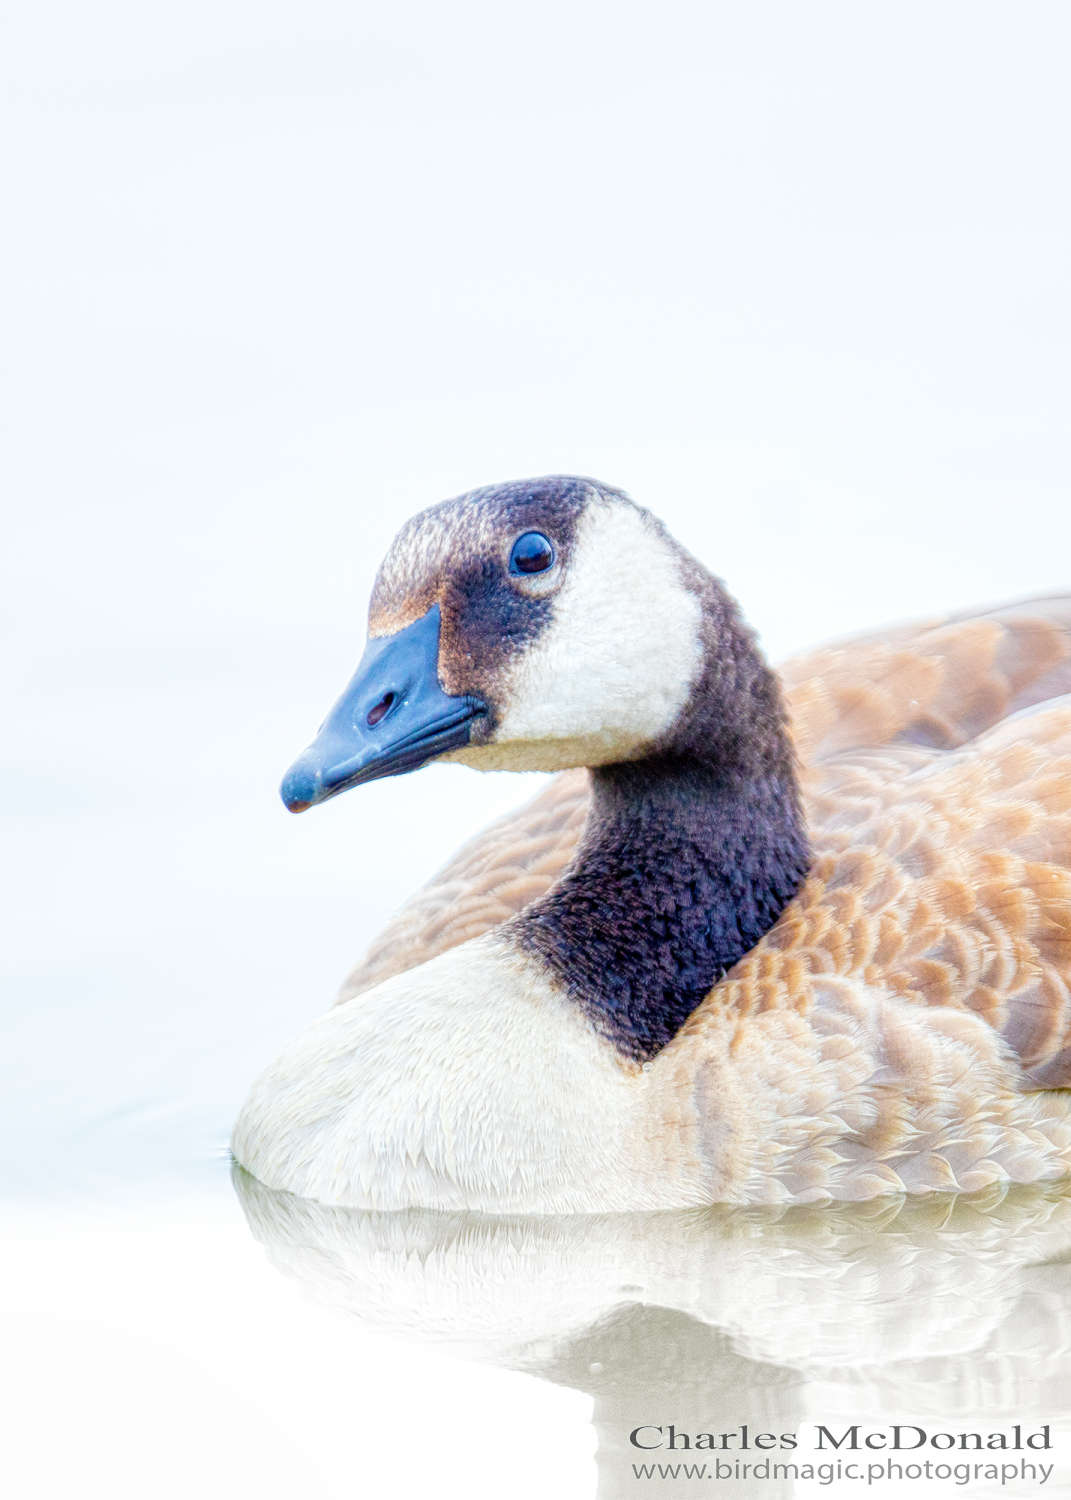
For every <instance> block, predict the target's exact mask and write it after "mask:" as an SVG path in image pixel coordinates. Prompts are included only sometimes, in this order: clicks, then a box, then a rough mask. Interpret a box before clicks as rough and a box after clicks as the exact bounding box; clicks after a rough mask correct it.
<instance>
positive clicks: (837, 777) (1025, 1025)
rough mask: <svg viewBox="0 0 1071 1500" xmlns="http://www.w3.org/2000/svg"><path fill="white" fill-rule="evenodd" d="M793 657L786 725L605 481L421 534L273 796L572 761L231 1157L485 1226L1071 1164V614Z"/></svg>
mask: <svg viewBox="0 0 1071 1500" xmlns="http://www.w3.org/2000/svg"><path fill="white" fill-rule="evenodd" d="M782 676H783V681H784V685H785V687H786V688H787V697H788V706H787V707H786V705H785V699H784V696H783V693H782V685H781V682H780V681H779V679H778V677H777V675H775V673H774V672H773V671H771V669H770V668H769V667H767V665H766V664H765V662H764V661H763V659H762V656H761V654H760V652H759V650H758V648H757V646H756V643H755V641H754V638H753V636H752V634H751V632H750V631H749V630H748V628H747V627H746V626H745V625H744V623H743V622H742V620H741V617H740V614H739V611H738V609H737V606H736V605H735V603H734V602H733V600H732V599H731V598H730V597H729V595H728V594H727V593H726V591H725V589H724V588H723V587H722V585H721V584H720V582H719V581H718V580H717V579H715V578H714V577H713V576H712V575H711V574H710V573H708V572H707V570H706V569H705V568H704V567H703V566H702V565H701V564H700V563H698V562H697V561H696V560H695V559H694V558H692V557H691V556H690V555H689V554H688V553H687V552H686V551H685V550H684V549H683V548H682V547H681V546H680V545H679V544H678V543H676V542H675V541H674V540H673V538H672V537H670V536H669V534H668V533H667V532H666V530H665V528H664V527H663V526H662V525H661V523H660V522H659V521H657V520H656V519H655V517H653V516H652V515H651V514H650V513H649V512H647V511H645V510H643V509H642V508H640V507H639V506H637V505H635V504H634V503H633V502H632V501H631V500H630V499H629V498H628V497H627V496H626V495H624V494H623V493H622V492H620V491H618V490H614V489H611V488H608V487H607V486H605V485H601V484H598V483H595V482H594V481H591V480H585V479H577V478H572V477H562V476H552V477H549V478H545V479H539V480H530V481H520V482H516V483H512V484H506V485H501V486H495V487H491V488H488V489H483V490H477V491H474V492H473V493H471V494H469V495H464V496H461V497H460V498H459V499H456V500H451V501H447V502H445V503H443V504H441V505H438V506H433V507H432V508H431V509H429V510H427V511H424V512H423V513H421V514H420V515H418V516H416V517H414V518H413V519H412V520H411V521H409V522H408V523H407V525H406V526H405V527H404V528H403V529H402V531H401V533H400V534H399V536H398V537H397V538H396V540H395V542H394V543H393V545H392V547H391V549H390V551H389V553H388V554H387V557H386V559H385V561H384V563H383V565H382V567H381V569H380V572H379V575H378V577H377V580H376V584H375V587H374V590H373V595H372V601H371V608H370V614H369V644H368V647H367V650H366V652H365V656H364V658H363V659H362V662H361V664H360V666H359V668H358V670H357V673H356V675H355V677H354V678H353V680H352V682H351V683H350V684H349V686H348V687H347V689H346V691H345V693H344V694H343V696H342V698H341V699H340V700H339V702H338V703H337V704H336V705H335V707H334V708H333V709H332V710H331V712H330V714H329V715H328V718H327V720H326V721H325V723H324V725H323V727H322V729H321V731H320V733H319V735H318V737H317V739H316V740H315V741H314V743H313V744H312V745H311V746H310V747H309V749H308V750H306V751H305V753H304V754H303V755H302V756H301V757H300V758H299V760H298V761H297V762H296V763H295V765H294V766H293V767H292V768H291V770H290V772H289V773H288V775H287V777H286V779H285V780H284V783H283V788H282V794H283V798H284V800H285V801H286V803H287V804H288V806H289V807H290V808H291V809H292V810H293V811H302V810H303V809H304V808H306V807H308V806H311V805H312V804H314V803H318V802H322V801H325V800H327V799H328V798H329V797H332V796H335V795H336V794H337V793H339V792H341V791H344V790H346V789H347V788H348V787H351V786H356V785H358V784H359V783H360V782H363V781H368V780H372V779H373V778H375V777H379V776H390V775H398V774H401V773H402V772H405V771H410V770H414V769H416V768H417V767H418V766H421V765H424V764H426V763H427V761H429V760H431V759H434V758H441V759H447V760H452V761H460V762H462V763H463V764H466V765H470V766H475V767H483V768H488V769H492V768H506V769H515V770H543V771H546V770H550V771H558V770H566V773H567V774H566V775H565V776H564V777H563V778H561V779H560V780H559V782H558V783H556V784H552V786H551V788H550V789H549V790H548V791H547V792H545V793H544V794H543V795H542V796H541V797H540V798H537V799H536V802H535V804H534V805H533V806H532V807H531V808H530V809H529V810H528V811H527V812H522V813H520V814H517V815H514V816H513V817H512V818H508V819H506V820H504V822H502V823H500V824H499V825H498V827H497V829H492V830H491V832H490V833H489V835H486V836H485V837H484V839H483V840H478V841H477V842H476V844H474V845H473V846H470V848H469V849H468V850H467V851H463V852H462V855H461V856H460V857H459V861H458V862H456V863H455V866H454V867H452V868H451V869H449V870H448V871H447V872H444V876H443V878H442V879H441V880H439V881H438V882H437V883H433V886H432V888H431V890H430V891H428V892H425V893H423V894H422V895H421V896H419V897H418V898H417V901H416V903H415V904H414V906H413V907H412V908H411V909H410V910H408V911H403V913H402V914H401V915H400V917H399V918H398V919H396V922H395V923H394V924H392V928H391V929H389V933H388V939H387V941H386V942H385V943H384V942H380V943H379V944H377V945H376V946H375V947H374V949H373V951H372V953H371V955H370V956H369V959H368V961H367V962H366V964H365V966H364V967H363V968H362V970H360V971H358V973H357V974H356V976H354V978H353V980H352V983H351V985H350V996H351V998H348V999H345V1001H344V1003H342V1004H340V1005H338V1006H337V1007H336V1008H335V1009H334V1010H332V1011H330V1012H328V1013H327V1014H326V1015H325V1016H322V1017H321V1018H320V1019H319V1020H317V1021H315V1022H313V1024H312V1025H311V1026H309V1027H308V1028H307V1029H306V1030H305V1031H304V1032H302V1033H301V1035H300V1036H298V1037H297V1038H296V1039H295V1040H294V1041H293V1042H292V1043H291V1044H290V1045H289V1046H288V1047H286V1048H285V1049H284V1051H283V1052H282V1053H281V1054H280V1056H279V1057H278V1058H276V1060H275V1061H274V1062H273V1063H272V1064H271V1065H270V1066H269V1067H268V1068H267V1069H266V1070H265V1071H264V1073H263V1074H262V1075H261V1076H260V1078H259V1079H258V1080H257V1082H256V1083H255V1085H254V1087H253V1089H252V1092H251V1093H250V1096H249V1098H248V1099H247V1101H246V1104H245V1106H244V1109H243V1111H242V1114H241V1116H240V1118H239V1120H238V1123H237V1125H236V1127H235V1133H234V1141H233V1148H234V1153H235V1156H236V1157H237V1159H238V1161H239V1162H241V1163H242V1164H243V1165H244V1166H245V1167H246V1168H248V1170H249V1171H250V1172H252V1173H253V1174H254V1175H255V1176H256V1177H258V1178H259V1179H260V1180H261V1181H263V1182H265V1183H266V1184H268V1185H269V1186H271V1187H275V1188H285V1189H287V1190H289V1191H292V1192H294V1193H297V1194H300V1195H303V1196H307V1197H311V1198H315V1199H318V1200H320V1201H322V1202H325V1203H332V1204H340V1205H354V1206H364V1207H370V1208H376V1209H395V1208H405V1207H410V1206H421V1207H426V1208H438V1209H455V1208H470V1209H479V1210H484V1211H488V1212H502V1213H507V1212H528V1213H556V1212H564V1213H569V1212H596V1211H597V1212H604V1211H614V1210H626V1209H629V1210H634V1209H663V1208H673V1207H685V1206H690V1205H698V1204H708V1203H712V1202H736V1203H769V1202H814V1201H823V1200H827V1199H830V1198H833V1199H840V1200H860V1199H866V1198H870V1197H875V1196H879V1195H883V1194H891V1193H900V1192H903V1191H908V1192H925V1191H931V1190H947V1191H976V1190H978V1189H981V1188H983V1187H986V1186H987V1185H989V1184H990V1183H993V1182H995V1181H999V1180H1006V1179H1011V1180H1013V1181H1017V1182H1024V1181H1036V1180H1042V1179H1051V1178H1056V1177H1060V1176H1063V1175H1064V1174H1066V1173H1067V1172H1068V1170H1069V1169H1071V1095H1068V1094H1067V1093H1064V1092H1059V1090H1061V1089H1062V1088H1064V1087H1066V1085H1068V1084H1069V1083H1071V1047H1069V1046H1068V1041H1069V1037H1068V1032H1069V1031H1071V995H1069V990H1068V984H1069V982H1071V870H1069V866H1071V696H1059V695H1061V694H1069V693H1071V597H1061V598H1056V599H1044V600H1034V601H1029V602H1027V603H1024V604H1020V605H1013V606H1007V607H1004V608H1001V609H995V610H989V611H984V612H981V613H979V614H977V615H973V616H969V617H961V618H958V619H955V620H938V621H929V622H925V623H923V624H921V625H915V626H910V627H902V628H899V629H895V630H891V631H887V632H885V633H882V634H878V635H872V636H869V637H866V638H862V639H859V640H856V641H852V642H849V643H847V644H846V645H844V646H840V647H832V648H827V649H824V650H821V651H818V652H816V653H813V654H811V655H810V656H806V657H802V658H799V659H797V660H796V661H794V662H790V663H788V665H787V666H786V667H785V668H784V669H783V673H782ZM789 713H791V723H792V733H793V736H794V740H795V744H793V738H792V737H790V731H789V723H790V719H789ZM797 756H798V757H799V760H800V761H801V762H802V766H803V771H802V774H798V772H797ZM575 767H586V768H588V769H587V770H586V771H583V772H577V771H573V770H571V769H568V768H575ZM801 791H802V793H803V799H801ZM585 804H586V808H585ZM804 807H805V809H806V818H805V817H804V811H803V809H804ZM581 822H582V823H583V827H582V829H581V827H580V824H581ZM526 834H527V835H529V836H530V837H531V844H532V849H531V850H530V851H528V852H527V853H526V851H525V850H524V849H523V848H522V847H519V845H521V844H523V841H524V838H525V836H526ZM574 845H575V847H574ZM529 856H531V857H529ZM496 872H497V875H500V876H501V879H497V878H496ZM466 874H471V875H473V876H474V877H475V878H474V880H473V881H472V883H471V885H470V886H469V887H467V888H466V884H465V877H466ZM461 938H465V939H466V940H465V941H461V940H460V939H461ZM370 982H371V985H372V987H371V988H368V984H369V983H370Z"/></svg>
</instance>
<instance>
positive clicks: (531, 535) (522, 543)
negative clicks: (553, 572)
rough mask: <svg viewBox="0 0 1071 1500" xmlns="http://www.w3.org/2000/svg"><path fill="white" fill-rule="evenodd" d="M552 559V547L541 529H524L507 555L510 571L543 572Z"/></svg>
mask: <svg viewBox="0 0 1071 1500" xmlns="http://www.w3.org/2000/svg"><path fill="white" fill-rule="evenodd" d="M553 561H554V548H553V546H552V545H551V543H550V540H549V538H548V537H545V536H544V535H543V533H542V532H541V531H526V532H525V533H524V535H523V536H519V537H518V538H517V540H516V541H515V542H514V544H513V551H512V552H511V553H510V555H509V570H510V572H511V573H545V572H546V571H547V569H548V568H549V567H550V565H551V563H553Z"/></svg>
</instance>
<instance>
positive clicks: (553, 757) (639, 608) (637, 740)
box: [457, 501, 702, 770]
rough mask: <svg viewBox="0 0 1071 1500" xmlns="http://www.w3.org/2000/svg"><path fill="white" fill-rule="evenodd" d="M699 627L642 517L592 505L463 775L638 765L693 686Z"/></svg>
mask: <svg viewBox="0 0 1071 1500" xmlns="http://www.w3.org/2000/svg"><path fill="white" fill-rule="evenodd" d="M700 618H701V609H700V603H699V600H698V599H697V598H696V596H695V595H694V594H693V593H692V592H691V591H690V590H689V589H687V588H686V587H685V586H684V583H683V581H682V579H681V570H680V564H679V562H678V559H677V557H676V555H675V553H674V552H673V550H672V548H671V546H670V545H669V544H668V543H667V542H666V541H665V540H664V539H663V538H662V537H661V536H660V535H659V534H658V532H657V531H656V530H655V529H654V528H653V527H652V526H651V525H650V524H649V522H648V521H647V518H646V517H645V516H644V515H643V513H642V512H641V511H639V510H634V509H633V508H632V507H631V506H628V505H618V504H614V503H612V502H611V503H600V502H597V501H596V502H593V503H592V504H591V505H590V506H589V507H588V509H587V511H586V512H585V514H584V516H583V518H582V520H581V522H580V525H579V527H578V529H577V535H576V542H575V544H574V547H573V552H572V557H571V559H570V562H569V568H568V576H567V578H566V580H565V582H564V584H563V585H562V588H561V590H560V592H559V593H558V594H557V595H556V596H555V599H554V616H553V619H552V620H551V622H550V624H549V625H548V626H547V628H546V629H545V630H544V631H543V632H542V633H541V634H540V635H539V637H538V638H537V640H536V641H535V642H534V643H533V644H532V646H530V647H529V649H528V650H527V651H526V652H525V653H524V655H523V656H521V657H520V658H519V659H518V661H517V663H516V665H515V666H514V668H513V669H512V671H511V673H510V675H509V679H508V682H507V686H506V690H505V693H504V701H503V704H502V714H501V719H500V721H499V726H498V730H497V732H496V734H495V742H494V743H493V744H491V745H488V746H486V747H482V748H481V750H480V751H478V752H476V755H478V757H479V759H478V762H477V761H476V760H475V759H474V758H473V763H478V764H480V765H482V766H487V767H488V768H489V767H490V764H491V763H494V764H496V765H501V766H502V767H503V769H507V768H509V769H513V768H517V769H520V763H521V762H522V761H523V765H524V767H525V768H526V769H531V770H544V769H545V770H557V769H559V768H561V767H563V766H575V765H588V766H591V765H605V764H608V763H609V762H611V761H614V760H620V759H624V758H627V757H628V756H631V755H638V754H642V753H643V751H644V750H645V749H646V748H647V747H648V746H649V745H650V744H651V743H652V741H654V740H657V739H658V738H659V736H660V735H662V734H663V733H665V731H666V730H667V729H668V728H669V727H670V725H671V724H672V723H673V721H674V719H675V718H676V716H677V714H678V713H679V712H680V710H681V708H682V707H683V705H684V704H685V702H686V701H687V698H688V695H689V693H690V691H691V688H692V684H693V682H694V681H695V679H696V678H697V676H698V674H699V669H700V664H701V660H702V646H701V641H700V634H699V630H700ZM496 751H497V752H498V754H497V755H496V754H495V752H496ZM470 757H473V751H462V752H460V754H459V755H458V756H457V758H458V759H462V758H464V759H470ZM518 757H520V760H518Z"/></svg>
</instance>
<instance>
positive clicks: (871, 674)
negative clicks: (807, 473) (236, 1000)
mask: <svg viewBox="0 0 1071 1500" xmlns="http://www.w3.org/2000/svg"><path fill="white" fill-rule="evenodd" d="M781 670H782V677H783V680H784V683H785V688H786V695H787V698H788V702H789V706H790V710H791V713H792V719H793V732H794V736H795V739H796V744H797V747H798V750H799V753H800V758H801V761H802V763H803V775H802V785H803V792H804V799H805V803H806V806H807V812H808V820H809V824H810V828H811V833H812V837H813V840H814V845H815V856H816V857H815V864H814V868H813V871H812V874H811V876H810V877H809V879H808V881H807V883H806V885H805V887H804V889H803V890H802V891H801V893H800V895H799V897H798V898H797V899H796V901H795V902H794V903H793V905H792V907H791V908H790V909H789V911H788V912H786V914H785V915H784V916H783V917H782V919H781V920H780V922H779V923H778V924H777V926H776V927H775V928H774V929H773V930H772V931H771V932H770V933H769V934H768V935H767V937H766V938H764V939H763V941H762V942H761V943H759V945H758V947H757V948H755V949H754V950H753V951H752V952H751V953H749V954H748V955H747V957H746V958H745V959H743V960H742V962H741V963H739V964H738V965H737V966H736V968H735V970H733V972H732V973H731V974H730V976H729V977H728V978H727V979H726V980H725V981H724V982H723V983H722V984H721V985H719V986H718V987H717V989H716V991H715V992H714V995H712V997H711V1000H709V1001H707V1002H705V1003H704V1005H703V1006H701V1007H700V1010H699V1011H698V1012H696V1015H695V1017H694V1018H693V1022H692V1023H689V1028H688V1029H691V1028H692V1026H693V1025H702V1021H703V1013H704V1012H705V1011H706V1010H707V1008H708V1006H709V1005H712V1004H714V1003H716V1004H717V1005H718V1007H719V1009H721V1008H723V1007H726V1006H727V1007H729V1008H731V1009H733V1010H736V1011H737V1012H738V1013H741V1014H744V1015H746V1014H747V1013H749V1012H752V1011H754V1010H756V1009H761V1010H766V1009H771V1008H782V1007H787V1008H796V1007H799V1006H803V1007H806V1005H807V1004H808V1000H809V991H810V985H809V976H810V975H812V974H818V973H836V974H841V975H845V976H847V975H852V976H858V977H860V978H862V979H865V980H866V981H867V982H870V983H873V984H875V985H879V986H881V987H883V988H888V989H892V990H895V991H896V992H897V993H900V994H903V995H906V996H909V997H913V998H917V1000H918V1001H919V1003H921V1004H929V1005H952V1006H956V1007H965V1008H969V1009H971V1010H974V1011H976V1012H977V1013H979V1014H980V1015H983V1016H984V1017H985V1018H986V1019H987V1020H988V1021H989V1022H990V1023H991V1024H992V1025H994V1026H995V1027H996V1028H997V1029H999V1030H1000V1031H1002V1033H1003V1035H1004V1036H1005V1038H1006V1040H1007V1041H1008V1042H1009V1044H1010V1045H1011V1046H1012V1047H1013V1048H1014V1049H1015V1050H1016V1052H1017V1053H1018V1054H1019V1056H1020V1057H1021V1058H1022V1061H1023V1064H1024V1066H1025V1067H1026V1068H1027V1069H1028V1070H1029V1079H1030V1082H1031V1083H1032V1084H1033V1086H1035V1087H1049V1088H1052V1087H1059V1086H1066V1085H1069V1084H1071V1046H1069V1045H1068V1043H1069V1042H1071V989H1069V986H1071V701H1068V700H1064V701H1063V702H1057V703H1047V701H1046V700H1049V699H1051V698H1053V697H1056V696H1057V695H1060V694H1064V693H1071V596H1056V597H1053V598H1047V599H1038V600H1029V601H1025V602H1023V603H1020V604H1013V605H1007V606H1003V607H1000V608H997V609H992V610H988V611H985V612H981V613H977V614H973V615H969V616H964V617H959V618H955V619H945V620H940V621H930V622H926V623H924V624H921V625H916V626H908V627H901V628H898V629H894V630H890V631H887V632H882V633H881V634H879V635H872V636H869V637H863V638H859V639H855V640H850V641H847V642H843V643H840V644H834V645H831V646H828V647H823V648H821V649H820V650H818V651H814V652H810V653H807V654H806V655H802V656H798V657H795V658H793V659H792V660H790V661H789V662H787V663H785V664H784V666H783V667H782V669H781ZM1038 704H1045V705H1046V706H1044V707H1042V708H1040V709H1036V710H1035V711H1034V712H1033V713H1030V714H1024V715H1023V717H1021V718H1017V719H1013V720H1012V721H1011V722H1006V720H1007V717H1008V715H1011V714H1017V713H1019V712H1020V711H1021V710H1023V709H1030V708H1032V707H1034V705H1038ZM587 797H588V792H587V773H586V772H583V771H570V772H566V773H565V774H564V775H562V776H559V777H557V778H556V779H555V780H554V781H553V782H552V783H551V784H550V786H548V787H547V788H546V789H545V790H544V791H543V792H542V793H540V795H539V796H538V797H536V798H535V799H534V800H533V801H532V802H531V803H529V804H528V805H527V806H526V807H524V808H521V809H520V810H519V811H517V812H515V813H511V814H508V815H507V816H506V817H504V818H500V819H499V820H498V821H497V822H496V823H493V824H492V825H491V826H490V827H489V828H487V829H486V830H484V832H482V833H481V834H479V835H477V837H476V838H475V839H473V840H472V841H471V842H470V843H469V844H467V845H466V846H465V847H464V848H463V849H462V850H460V851H459V853H458V854H457V855H455V856H454V858H453V859H452V860H451V861H450V863H449V864H448V865H447V866H446V867H445V869H443V870H442V871H441V872H440V874H439V875H437V876H436V877H434V879H433V880H432V881H431V882H430V883H429V884H428V885H427V886H426V887H425V888H424V889H423V890H422V891H420V892H418V893H417V894H416V895H415V896H414V897H413V898H412V900H411V901H410V902H409V903H408V904H407V905H406V906H405V907H403V908H402V910H401V911H400V912H399V913H398V914H397V916H395V917H394V918H393V919H392V921H391V922H390V923H389V924H388V926H387V927H386V928H385V930H384V931H383V932H382V933H381V934H380V936H379V937H378V938H377V939H376V940H375V942H374V943H373V945H372V947H371V948H370V949H369V951H368V953H367V954H366V955H365V957H364V959H363V960H362V961H361V963H360V964H358V966H357V968H356V969H354V971H353V972H352V973H351V974H350V976H349V978H348V979H347V980H346V983H345V985H344V986H343V989H342V992H341V995H340V999H348V998H350V997H352V996H353V995H356V994H359V993H361V991H363V990H364V989H367V988H368V987H369V986H371V985H372V984H376V983H379V982H380V981H381V980H383V979H385V978H388V977H389V976H390V975H392V974H396V973H400V972H402V971H404V970H407V969H410V968H412V967H414V966H415V965H417V964H419V963H423V962H425V961H426V960H427V959H429V958H432V957H434V955H435V954H437V953H440V952H443V951H444V950H445V949H447V948H451V947H453V946H455V945H456V944H457V943H460V942H463V941H465V940H466V939H467V938H470V937H474V936H476V935H477V934H479V933H481V932H486V931H488V930H489V929H490V928H493V927H495V926H497V925H499V923H501V922H503V921H505V920H506V919H507V918H508V917H510V916H512V915H513V914H514V913H516V912H517V911H519V910H521V909H522V908H523V907H524V906H526V905H527V904H528V903H529V902H530V901H532V900H534V899H535V898H536V897H537V896H539V895H541V894H542V893H543V892H544V891H546V890H547V889H549V887H550V886H551V885H552V884H553V883H554V881H555V880H556V879H557V878H558V876H559V875H560V874H561V872H562V870H563V869H564V867H565V865H566V864H567V863H568V860H569V858H570V856H571V854H572V851H573V848H574V847H575V844H576V841H577V839H578V837H579V834H580V829H581V827H582V826H583V821H584V817H585V813H586V809H587Z"/></svg>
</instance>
